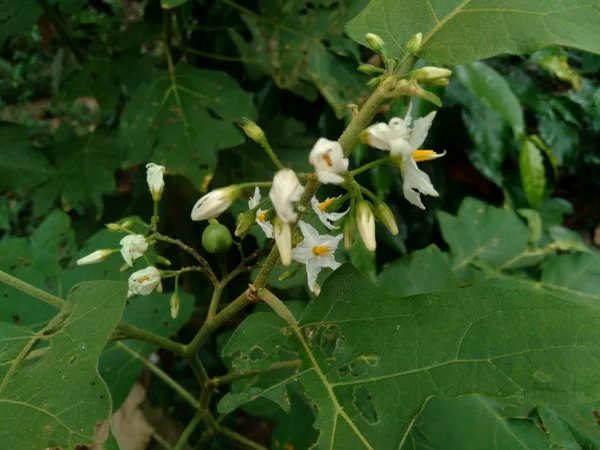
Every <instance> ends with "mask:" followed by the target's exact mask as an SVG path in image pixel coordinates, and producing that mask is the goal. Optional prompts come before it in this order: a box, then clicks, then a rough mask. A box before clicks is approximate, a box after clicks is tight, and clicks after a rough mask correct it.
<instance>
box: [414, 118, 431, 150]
mask: <svg viewBox="0 0 600 450" xmlns="http://www.w3.org/2000/svg"><path fill="white" fill-rule="evenodd" d="M436 114H437V111H433V112H430V113H429V114H427V115H426V116H425V117H421V118H420V119H417V120H415V125H414V126H413V129H412V133H411V135H410V145H411V147H412V149H413V150H416V149H418V148H419V147H421V145H423V142H425V139H426V138H427V133H428V132H429V129H430V128H431V124H432V123H433V119H435V116H436Z"/></svg>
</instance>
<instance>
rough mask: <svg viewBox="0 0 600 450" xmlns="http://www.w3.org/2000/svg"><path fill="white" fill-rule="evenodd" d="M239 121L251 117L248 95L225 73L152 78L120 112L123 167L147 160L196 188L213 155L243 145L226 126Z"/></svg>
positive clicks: (182, 68)
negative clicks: (187, 181) (126, 156)
mask: <svg viewBox="0 0 600 450" xmlns="http://www.w3.org/2000/svg"><path fill="white" fill-rule="evenodd" d="M213 113H214V114H215V115H216V116H218V117H220V119H216V118H214V117H213ZM243 117H248V118H250V119H253V118H255V117H256V109H255V107H254V104H253V103H252V95H251V94H248V93H246V92H244V91H243V90H242V89H241V88H240V87H239V85H238V84H237V82H236V81H235V80H234V79H233V78H231V77H230V76H229V75H227V74H226V73H224V72H216V71H214V70H206V69H205V70H199V69H194V68H192V67H189V66H187V65H185V64H179V65H178V66H177V68H176V69H175V70H174V73H173V74H172V75H170V74H169V72H166V71H163V72H157V73H156V74H155V76H154V77H153V78H152V79H151V80H150V81H149V82H148V84H146V85H143V86H141V87H139V88H138V89H137V90H136V91H135V92H134V93H133V98H132V99H131V101H130V102H129V104H128V105H127V107H126V108H125V111H124V112H123V116H122V120H121V142H122V143H123V144H124V146H125V147H126V148H127V150H128V160H127V164H130V165H133V164H138V163H141V162H147V161H150V160H152V162H154V163H156V164H162V165H165V166H166V167H167V168H168V170H169V171H170V172H171V173H177V174H182V175H185V176H186V177H187V178H189V179H190V180H191V181H192V182H193V183H194V184H195V185H196V187H200V186H201V185H202V184H203V182H204V178H205V177H206V176H210V175H212V172H213V171H214V169H215V166H216V163H217V152H218V151H219V150H221V149H225V148H231V147H235V146H236V145H240V144H241V143H242V142H244V137H243V133H242V132H241V131H240V130H239V128H238V127H237V126H236V125H234V124H233V123H231V122H240V121H241V120H242V118H243Z"/></svg>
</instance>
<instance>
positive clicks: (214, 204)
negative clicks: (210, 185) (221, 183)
mask: <svg viewBox="0 0 600 450" xmlns="http://www.w3.org/2000/svg"><path fill="white" fill-rule="evenodd" d="M239 196H240V188H239V187H237V186H235V185H233V186H227V187H224V188H220V189H215V190H214V191H210V192H209V193H208V194H206V195H204V196H202V197H201V198H200V200H198V201H197V202H196V204H195V205H194V207H193V208H192V214H191V216H192V220H196V221H199V220H208V219H214V218H215V217H218V216H219V215H220V214H221V213H223V212H225V211H227V209H229V207H230V206H231V203H233V201H234V200H235V199H236V198H238V197H239Z"/></svg>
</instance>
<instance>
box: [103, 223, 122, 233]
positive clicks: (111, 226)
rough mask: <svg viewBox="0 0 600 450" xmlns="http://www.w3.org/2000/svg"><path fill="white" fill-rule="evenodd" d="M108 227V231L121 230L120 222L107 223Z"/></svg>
mask: <svg viewBox="0 0 600 450" xmlns="http://www.w3.org/2000/svg"><path fill="white" fill-rule="evenodd" d="M106 228H108V231H113V232H116V231H121V225H119V224H118V223H107V224H106Z"/></svg>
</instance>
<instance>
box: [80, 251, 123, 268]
mask: <svg viewBox="0 0 600 450" xmlns="http://www.w3.org/2000/svg"><path fill="white" fill-rule="evenodd" d="M116 251H117V250H113V249H110V248H105V249H102V250H96V251H95V252H92V253H90V254H89V255H86V256H84V257H83V258H79V259H78V260H77V265H78V266H87V265H88V264H96V263H99V262H102V261H104V260H105V259H106V258H108V257H109V256H110V255H112V254H113V253H114V252H116Z"/></svg>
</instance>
